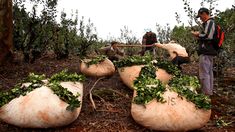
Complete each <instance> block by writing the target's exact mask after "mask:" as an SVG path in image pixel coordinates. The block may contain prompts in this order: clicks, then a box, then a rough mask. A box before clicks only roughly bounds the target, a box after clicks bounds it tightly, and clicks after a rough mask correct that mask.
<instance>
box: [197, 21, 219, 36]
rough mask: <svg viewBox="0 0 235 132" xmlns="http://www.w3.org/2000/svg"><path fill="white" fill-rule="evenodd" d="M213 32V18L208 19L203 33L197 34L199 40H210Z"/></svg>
mask: <svg viewBox="0 0 235 132" xmlns="http://www.w3.org/2000/svg"><path fill="white" fill-rule="evenodd" d="M214 32H215V23H214V21H213V20H208V23H207V25H206V27H205V30H204V31H203V33H200V34H199V35H198V37H199V39H201V40H212V39H213V36H214Z"/></svg>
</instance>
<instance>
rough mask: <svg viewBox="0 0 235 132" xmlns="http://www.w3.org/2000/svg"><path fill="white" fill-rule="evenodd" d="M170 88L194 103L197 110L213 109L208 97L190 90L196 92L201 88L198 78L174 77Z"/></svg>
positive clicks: (187, 76)
mask: <svg viewBox="0 0 235 132" xmlns="http://www.w3.org/2000/svg"><path fill="white" fill-rule="evenodd" d="M169 86H170V87H171V90H173V91H175V92H177V93H178V94H179V95H180V96H182V97H185V98H186V99H187V100H189V101H191V102H193V103H194V104H195V105H196V107H197V108H200V109H201V108H202V109H211V100H210V98H209V97H208V96H206V95H204V94H197V93H195V92H194V91H193V90H190V88H194V90H196V89H198V88H199V87H200V84H199V80H198V78H197V77H196V76H189V75H181V76H180V77H174V78H172V79H171V80H170V82H169Z"/></svg>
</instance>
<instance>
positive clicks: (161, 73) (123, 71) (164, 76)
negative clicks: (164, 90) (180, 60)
mask: <svg viewBox="0 0 235 132" xmlns="http://www.w3.org/2000/svg"><path fill="white" fill-rule="evenodd" d="M142 67H144V65H134V66H129V67H122V68H118V72H119V75H120V78H121V80H122V81H123V83H124V84H125V85H126V86H128V87H129V88H130V89H134V87H133V85H134V84H133V82H134V80H136V78H137V77H138V76H139V73H140V71H141V68H142ZM156 76H157V77H156V78H157V79H159V80H160V81H161V82H162V83H164V84H167V83H168V82H169V80H170V79H171V78H172V75H170V74H168V73H167V72H166V71H165V70H163V69H160V68H158V69H157V70H156Z"/></svg>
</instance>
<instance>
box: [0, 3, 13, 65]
mask: <svg viewBox="0 0 235 132" xmlns="http://www.w3.org/2000/svg"><path fill="white" fill-rule="evenodd" d="M12 30H13V21H12V1H11V0H0V65H1V64H2V63H3V61H4V60H5V59H6V57H7V56H8V55H11V50H12V32H13V31H12Z"/></svg>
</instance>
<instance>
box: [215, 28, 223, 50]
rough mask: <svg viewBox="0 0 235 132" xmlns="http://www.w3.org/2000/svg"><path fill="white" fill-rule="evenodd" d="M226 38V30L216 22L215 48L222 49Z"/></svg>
mask: <svg viewBox="0 0 235 132" xmlns="http://www.w3.org/2000/svg"><path fill="white" fill-rule="evenodd" d="M224 39H225V32H224V30H223V29H222V27H221V26H220V25H219V24H216V23H215V34H214V38H213V40H214V45H213V46H214V48H215V50H216V51H219V50H220V49H222V45H223V42H224Z"/></svg>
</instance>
